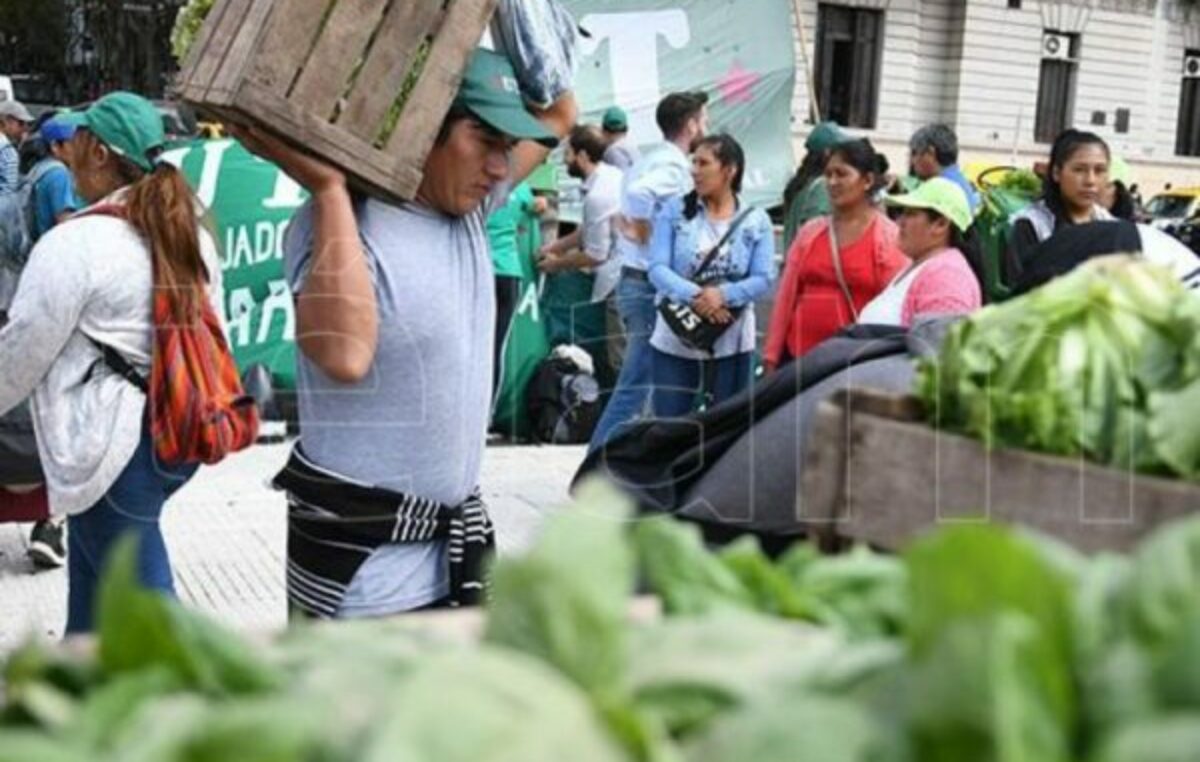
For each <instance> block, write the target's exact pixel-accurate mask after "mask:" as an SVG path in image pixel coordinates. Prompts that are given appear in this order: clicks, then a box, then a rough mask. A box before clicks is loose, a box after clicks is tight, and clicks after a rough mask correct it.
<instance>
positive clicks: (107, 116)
mask: <svg viewBox="0 0 1200 762" xmlns="http://www.w3.org/2000/svg"><path fill="white" fill-rule="evenodd" d="M55 121H57V122H61V123H63V124H65V125H69V126H74V127H76V128H83V129H86V130H87V131H88V132H90V133H92V134H93V135H95V136H96V137H97V138H98V139H99V140H100V142H101V143H104V145H106V146H108V147H109V149H110V150H112V152H113V153H115V154H117V155H118V156H121V157H123V158H125V159H128V160H129V161H131V162H133V163H134V164H136V165H137V166H138V167H140V168H141V169H143V170H145V171H147V172H150V171H153V169H154V160H155V159H156V158H158V154H160V153H162V149H163V145H164V144H165V143H166V141H167V138H166V134H165V133H164V131H163V120H162V115H161V114H159V113H158V109H156V108H155V107H154V104H153V103H151V102H150V101H148V100H146V99H145V98H143V97H142V96H140V95H136V94H134V93H127V92H121V91H118V92H115V93H109V94H108V95H106V96H104V97H103V98H101V99H100V100H98V101H96V102H95V103H93V104H92V105H91V106H89V107H88V108H87V110H86V111H76V112H73V113H70V114H62V115H60V116H57V117H55Z"/></svg>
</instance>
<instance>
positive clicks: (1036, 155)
mask: <svg viewBox="0 0 1200 762" xmlns="http://www.w3.org/2000/svg"><path fill="white" fill-rule="evenodd" d="M800 6H801V7H802V8H803V16H804V18H803V22H804V29H803V35H802V36H803V39H804V40H805V41H806V42H807V46H806V49H805V50H801V48H800V47H799V45H798V46H797V50H800V51H801V55H800V56H798V58H799V61H798V68H799V69H800V70H801V71H804V70H805V69H806V68H809V70H811V71H812V72H813V77H812V82H811V86H812V87H811V90H814V91H815V92H816V98H817V102H818V103H819V104H820V107H821V115H822V116H823V118H835V119H837V120H838V121H839V122H841V123H842V124H844V125H845V126H847V127H849V128H850V129H851V130H852V131H854V132H855V133H857V134H861V135H864V136H866V137H869V138H871V140H872V141H873V142H875V143H876V144H877V145H878V146H879V147H880V148H882V149H884V150H886V151H887V152H888V154H889V156H890V157H891V158H892V161H893V165H894V166H895V167H896V168H897V169H900V168H903V167H904V166H905V165H906V162H907V143H908V138H909V136H910V135H911V134H912V133H913V131H914V130H916V129H917V128H918V127H920V126H922V125H924V124H928V123H932V122H943V123H945V124H948V125H950V126H952V127H953V128H954V129H955V130H956V132H957V133H958V135H959V141H960V143H961V157H960V161H961V162H962V163H964V164H966V163H970V162H974V161H984V162H991V163H1002V164H1008V163H1015V164H1017V165H1019V166H1031V165H1032V164H1033V163H1034V162H1037V161H1045V160H1046V158H1047V157H1048V154H1049V143H1050V142H1051V141H1052V140H1053V136H1054V135H1056V134H1057V133H1058V132H1059V131H1060V130H1061V129H1064V128H1066V127H1077V128H1079V129H1084V130H1090V131H1093V132H1096V133H1097V134H1099V135H1100V136H1102V137H1103V138H1104V139H1105V140H1106V141H1108V142H1109V144H1110V146H1111V147H1112V150H1113V151H1114V152H1115V153H1116V154H1118V155H1120V156H1122V157H1124V158H1125V159H1126V160H1127V161H1128V162H1129V163H1130V165H1131V166H1132V167H1133V172H1134V179H1135V181H1136V182H1138V183H1139V184H1140V185H1141V187H1142V188H1143V189H1144V191H1146V192H1147V194H1149V193H1153V192H1155V191H1157V190H1160V189H1161V188H1162V187H1163V184H1164V183H1172V184H1173V185H1174V186H1175V187H1181V186H1183V185H1200V3H1195V2H1188V1H1187V0H800ZM799 32H800V30H799V28H798V39H799V38H800V36H801V35H800V34H799ZM805 52H807V61H806V60H805V56H804V55H803V53H805ZM809 84H810V83H808V82H806V81H805V78H804V76H803V75H801V76H800V77H798V85H797V92H796V101H795V107H794V110H793V113H794V114H795V117H794V119H795V124H794V130H795V133H796V137H797V140H798V141H799V140H802V138H803V136H804V135H805V134H806V133H807V131H808V128H809V124H808V123H807V122H808V120H807V119H806V118H805V117H806V116H807V115H809V114H810V113H811V111H810V103H811V98H810V95H809V93H810V87H809Z"/></svg>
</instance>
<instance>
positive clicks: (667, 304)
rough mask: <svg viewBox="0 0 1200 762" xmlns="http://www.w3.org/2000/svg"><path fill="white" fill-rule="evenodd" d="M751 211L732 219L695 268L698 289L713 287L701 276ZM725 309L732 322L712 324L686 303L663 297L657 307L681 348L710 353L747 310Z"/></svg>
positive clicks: (695, 281) (693, 277)
mask: <svg viewBox="0 0 1200 762" xmlns="http://www.w3.org/2000/svg"><path fill="white" fill-rule="evenodd" d="M753 211H754V207H750V208H748V209H746V211H744V212H742V213H741V214H739V215H738V216H737V218H735V219H734V221H733V222H732V223H731V224H730V225H729V229H728V230H726V231H725V235H723V236H721V240H720V241H718V242H717V245H716V246H714V247H712V250H710V251H709V252H708V255H707V256H705V257H704V261H703V262H701V263H700V267H698V268H696V272H695V273H694V274H693V275H692V282H693V283H695V284H696V285H698V286H713V285H717V284H718V281H716V280H711V279H710V280H705V279H704V277H703V276H704V271H705V270H707V269H708V268H709V267H710V266H712V263H713V262H714V261H716V258H717V255H718V254H720V253H721V249H723V248H725V244H727V243H729V240H730V239H731V238H733V234H734V233H735V232H737V229H738V228H739V227H741V225H742V223H743V222H745V221H746V218H747V217H749V216H750V213H751V212H753ZM747 272H748V271H747ZM726 309H728V310H729V314H730V315H732V316H733V320H732V321H731V322H729V323H727V324H722V323H713V322H711V321H709V320H707V319H705V318H704V317H702V316H701V315H700V314H699V313H697V312H696V311H695V310H694V309H692V305H691V304H689V303H688V302H677V301H675V300H674V299H670V298H666V299H663V300H662V302H661V303H660V304H659V305H658V314H659V315H662V319H663V320H664V321H665V322H666V324H667V327H668V328H670V329H671V333H673V334H675V336H676V337H678V339H679V340H680V341H681V342H683V344H684V346H687V347H689V348H691V349H696V350H699V351H701V352H712V350H713V346H715V345H716V343H717V339H719V338H721V336H722V335H723V334H724V333H725V332H726V331H728V330H729V329H730V327H732V326H733V324H734V323H736V322H737V320H738V318H739V317H741V314H742V312H743V311H744V310H745V309H746V308H745V307H727V308H726Z"/></svg>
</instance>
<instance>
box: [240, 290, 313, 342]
mask: <svg viewBox="0 0 1200 762" xmlns="http://www.w3.org/2000/svg"><path fill="white" fill-rule="evenodd" d="M267 288H268V289H269V290H270V295H269V296H268V297H267V298H266V299H265V300H263V302H262V306H261V308H260V307H259V305H258V302H257V301H256V300H255V298H254V291H253V290H252V289H251V288H250V287H249V286H243V287H242V288H235V289H230V290H229V308H228V310H227V312H226V316H225V326H226V330H227V333H228V335H229V343H230V344H232V345H233V346H234V347H237V348H241V347H248V346H250V345H252V344H254V345H258V344H276V343H278V342H280V341H294V340H295V338H296V312H295V309H294V307H293V304H292V295H291V292H290V291H289V290H288V287H287V281H284V280H273V281H270V282H268V283H267ZM280 313H282V315H283V328H282V331H273V330H272V326H273V324H274V323H275V321H276V315H278V314H280ZM255 325H257V327H258V330H257V331H255V330H254V327H255Z"/></svg>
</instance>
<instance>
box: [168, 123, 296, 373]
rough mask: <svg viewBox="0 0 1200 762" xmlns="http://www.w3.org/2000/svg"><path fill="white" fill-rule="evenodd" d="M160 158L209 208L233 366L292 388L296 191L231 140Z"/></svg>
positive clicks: (193, 144)
mask: <svg viewBox="0 0 1200 762" xmlns="http://www.w3.org/2000/svg"><path fill="white" fill-rule="evenodd" d="M167 159H168V160H169V161H171V162H172V163H173V164H176V165H177V166H179V167H181V168H182V169H183V172H184V174H185V175H186V176H187V178H188V182H189V183H191V185H192V187H193V188H194V189H195V190H196V193H197V195H198V196H199V197H200V200H201V202H202V203H203V204H204V205H205V207H206V208H208V209H209V210H211V213H212V216H213V221H214V222H215V228H216V233H217V242H218V246H219V247H220V251H221V272H222V276H223V279H224V285H225V321H226V327H227V330H228V336H229V343H230V347H231V348H232V349H233V354H234V357H235V359H236V360H237V362H238V367H240V368H241V369H242V370H243V371H245V370H246V369H247V368H249V367H250V366H252V365H256V364H262V365H266V366H267V367H268V368H269V369H270V370H271V375H272V378H273V380H274V383H275V386H276V387H277V388H279V389H292V388H294V387H295V384H296V345H295V336H296V317H295V310H294V307H293V302H292V294H291V292H290V290H289V289H288V287H287V281H286V279H285V278H284V275H283V234H284V231H286V230H287V224H288V221H289V220H290V219H291V217H292V214H293V213H294V212H295V211H296V208H297V207H299V206H300V205H301V204H302V203H304V199H305V194H304V192H303V190H302V189H301V188H300V186H299V185H297V184H296V183H295V182H294V181H293V180H292V179H291V178H289V177H288V176H287V175H285V174H283V173H282V172H280V171H279V169H278V168H277V167H275V165H273V164H270V163H268V162H265V161H263V160H261V159H259V158H257V157H255V156H253V155H252V154H250V153H249V152H248V151H246V149H244V148H242V146H241V145H240V144H238V143H237V142H236V141H234V140H196V141H190V142H187V143H183V144H180V145H177V146H175V147H173V148H172V150H171V151H170V152H168V154H167Z"/></svg>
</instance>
